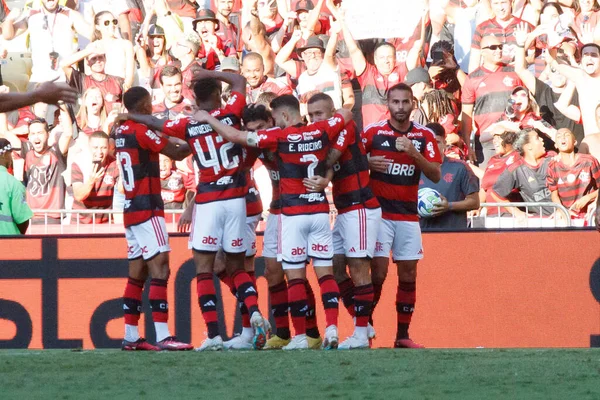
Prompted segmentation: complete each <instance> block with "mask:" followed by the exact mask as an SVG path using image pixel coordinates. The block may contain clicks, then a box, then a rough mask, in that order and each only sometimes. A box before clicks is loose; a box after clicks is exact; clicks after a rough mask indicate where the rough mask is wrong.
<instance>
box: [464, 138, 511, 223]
mask: <svg viewBox="0 0 600 400" xmlns="http://www.w3.org/2000/svg"><path fill="white" fill-rule="evenodd" d="M517 137H518V136H517V133H516V132H510V131H509V132H503V133H501V134H494V138H493V143H494V149H495V150H496V154H495V155H494V156H492V157H491V158H490V161H489V162H488V165H487V168H486V169H485V171H484V170H482V169H480V168H478V167H476V166H474V165H471V169H472V170H473V172H474V173H475V175H476V176H477V177H478V178H479V180H480V182H481V183H480V186H481V190H480V191H479V201H480V202H481V203H495V202H496V198H494V197H492V188H493V187H494V185H495V184H496V181H497V180H498V177H499V176H500V175H501V174H502V173H503V172H504V171H505V170H506V169H507V168H508V167H509V166H511V165H512V164H514V163H517V162H519V161H520V159H521V155H520V154H519V153H518V152H517V151H516V150H515V149H514V147H513V144H514V142H515V141H516V140H517ZM505 200H507V201H511V202H518V201H522V199H521V197H520V195H519V194H518V190H516V189H515V190H513V191H512V192H511V193H510V194H509V196H508V197H507V198H506V199H505ZM485 211H486V212H485V215H487V216H488V217H491V216H496V215H498V214H500V215H505V214H508V213H509V212H508V210H506V209H504V208H501V209H500V210H498V208H497V207H490V208H487V209H486V210H485ZM482 215H483V214H482Z"/></svg>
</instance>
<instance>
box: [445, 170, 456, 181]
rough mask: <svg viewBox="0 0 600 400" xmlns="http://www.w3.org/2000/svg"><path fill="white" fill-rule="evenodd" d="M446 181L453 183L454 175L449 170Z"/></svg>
mask: <svg viewBox="0 0 600 400" xmlns="http://www.w3.org/2000/svg"><path fill="white" fill-rule="evenodd" d="M444 181H446V182H447V183H452V181H454V175H452V174H451V173H450V172H448V173H447V174H446V175H444Z"/></svg>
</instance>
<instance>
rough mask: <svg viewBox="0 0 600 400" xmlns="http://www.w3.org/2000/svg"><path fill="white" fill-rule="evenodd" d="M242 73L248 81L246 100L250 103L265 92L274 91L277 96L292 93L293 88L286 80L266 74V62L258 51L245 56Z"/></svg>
mask: <svg viewBox="0 0 600 400" xmlns="http://www.w3.org/2000/svg"><path fill="white" fill-rule="evenodd" d="M242 75H244V77H245V78H246V81H247V84H246V102H247V103H248V104H253V103H256V101H257V100H258V97H259V96H260V95H261V94H263V93H265V92H272V93H275V94H276V95H277V96H282V95H284V94H292V88H290V87H289V86H288V85H287V83H285V81H283V80H282V79H275V78H271V77H270V76H267V75H265V64H264V62H263V58H262V56H261V55H260V54H258V53H248V54H246V55H245V56H244V59H243V60H242Z"/></svg>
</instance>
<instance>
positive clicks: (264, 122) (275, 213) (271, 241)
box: [243, 105, 323, 350]
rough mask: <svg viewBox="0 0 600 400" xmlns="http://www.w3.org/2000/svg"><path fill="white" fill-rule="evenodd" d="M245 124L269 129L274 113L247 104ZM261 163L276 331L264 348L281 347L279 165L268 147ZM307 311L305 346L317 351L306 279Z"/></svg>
mask: <svg viewBox="0 0 600 400" xmlns="http://www.w3.org/2000/svg"><path fill="white" fill-rule="evenodd" d="M243 121H244V127H245V128H246V129H247V130H248V131H258V130H262V129H269V128H272V127H273V125H274V121H273V116H272V115H271V112H270V111H269V110H267V108H266V107H265V106H264V105H250V106H247V107H246V108H245V109H244V114H243ZM259 158H260V160H261V162H262V163H263V164H264V165H265V167H266V168H267V170H268V171H269V175H270V178H271V185H272V189H273V190H272V193H273V197H272V200H271V204H270V207H269V216H268V217H267V226H266V229H265V232H264V236H263V251H262V255H263V258H264V260H265V279H267V283H268V285H269V303H270V304H271V312H272V314H273V318H274V319H275V327H276V329H277V330H276V333H275V334H274V335H271V337H270V338H269V340H267V344H266V345H265V350H275V349H281V348H283V347H284V346H286V345H288V344H289V343H290V340H291V338H290V336H291V335H290V325H289V312H288V308H289V306H288V291H287V283H286V281H285V273H284V272H283V268H282V266H281V262H278V261H277V249H278V243H279V235H278V233H277V226H278V221H279V215H280V214H281V199H280V197H279V167H278V164H277V159H276V157H275V154H274V153H273V152H271V151H268V150H263V151H262V152H261V154H260V155H259ZM305 287H306V294H307V302H308V310H307V311H306V339H307V341H308V348H309V349H315V350H318V349H320V348H321V345H322V344H323V340H322V339H321V334H320V333H319V328H318V327H317V316H316V313H315V305H316V301H315V295H314V292H313V290H312V288H311V286H310V284H309V283H308V280H306V281H305Z"/></svg>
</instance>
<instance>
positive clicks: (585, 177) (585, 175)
mask: <svg viewBox="0 0 600 400" xmlns="http://www.w3.org/2000/svg"><path fill="white" fill-rule="evenodd" d="M579 179H581V182H589V181H590V174H589V173H588V172H585V171H581V173H580V174H579Z"/></svg>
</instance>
